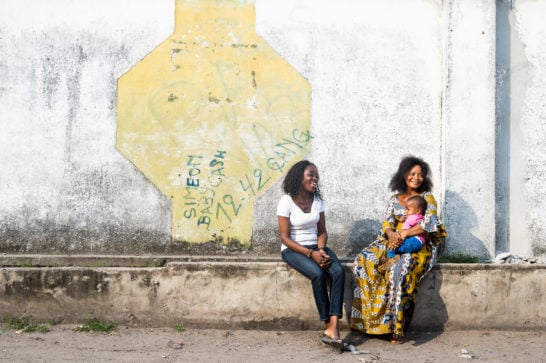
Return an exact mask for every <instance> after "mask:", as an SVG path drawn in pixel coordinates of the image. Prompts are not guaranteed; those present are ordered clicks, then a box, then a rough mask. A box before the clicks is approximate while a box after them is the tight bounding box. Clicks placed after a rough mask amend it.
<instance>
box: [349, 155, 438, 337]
mask: <svg viewBox="0 0 546 363" xmlns="http://www.w3.org/2000/svg"><path fill="white" fill-rule="evenodd" d="M389 186H390V189H391V190H392V191H393V192H394V193H395V194H394V195H393V196H392V197H391V199H390V200H389V204H388V208H387V213H386V215H385V219H384V221H383V226H382V230H381V234H380V235H379V236H378V237H377V239H376V240H375V241H374V242H372V243H371V244H370V245H369V246H368V247H366V248H365V249H364V250H362V252H360V253H359V254H358V256H357V257H356V259H355V264H354V269H353V273H354V276H355V290H354V297H353V305H352V312H351V328H352V329H355V330H359V331H361V332H364V333H368V334H391V342H392V343H393V344H400V343H402V342H403V337H404V334H405V332H406V331H407V329H408V327H409V324H410V322H411V318H412V316H413V309H414V307H415V299H416V297H417V290H418V287H419V282H420V280H421V279H422V278H423V277H424V276H425V275H426V274H427V272H428V271H430V269H431V268H432V266H433V265H434V263H435V261H436V255H437V250H438V247H439V245H440V244H441V243H443V239H444V237H445V236H446V235H447V234H446V232H445V229H444V226H443V224H442V222H441V221H440V218H439V217H438V214H437V204H436V199H434V196H433V195H432V193H431V192H430V190H431V189H432V182H431V180H430V168H429V166H428V164H427V163H426V162H425V161H423V160H422V159H420V158H416V157H414V156H407V157H405V158H403V159H402V161H401V162H400V165H399V167H398V170H397V172H396V173H395V174H394V175H393V177H392V179H391V181H390V184H389ZM416 196H421V197H423V198H424V199H425V201H426V209H425V211H424V216H423V218H422V219H421V220H420V222H419V223H417V224H415V225H414V226H412V227H411V228H409V229H405V230H403V231H402V226H403V225H404V221H405V220H406V208H407V204H408V202H409V200H410V199H411V198H415V197H416ZM420 235H423V236H424V237H425V243H424V245H423V246H422V247H420V249H418V250H417V251H416V252H413V253H403V254H400V255H397V256H396V257H397V259H396V261H395V262H394V263H392V264H387V266H388V268H387V270H386V271H383V270H382V268H381V267H382V266H385V264H384V262H385V259H386V255H387V251H394V250H395V249H396V248H397V247H399V246H400V245H402V244H403V242H404V238H407V237H413V236H420ZM391 254H392V252H391Z"/></svg>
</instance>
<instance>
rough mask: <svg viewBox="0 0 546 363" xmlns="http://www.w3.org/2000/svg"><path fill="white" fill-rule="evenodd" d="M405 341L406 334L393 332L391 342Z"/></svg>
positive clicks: (399, 342) (400, 342)
mask: <svg viewBox="0 0 546 363" xmlns="http://www.w3.org/2000/svg"><path fill="white" fill-rule="evenodd" d="M402 343H404V336H402V335H398V334H393V335H392V337H391V344H402Z"/></svg>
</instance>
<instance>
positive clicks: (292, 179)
mask: <svg viewBox="0 0 546 363" xmlns="http://www.w3.org/2000/svg"><path fill="white" fill-rule="evenodd" d="M282 188H283V190H284V192H285V193H286V195H284V196H283V197H282V198H281V200H280V201H279V205H278V206H277V218H278V221H279V233H280V237H281V241H282V245H281V255H282V259H283V261H284V262H286V263H287V264H288V265H290V266H291V267H292V268H294V269H295V270H296V271H298V272H299V273H301V274H303V275H304V276H305V277H307V278H308V279H310V280H311V284H312V287H313V295H314V298H315V303H316V305H317V309H318V313H319V316H320V320H321V321H323V322H324V323H325V330H324V333H323V335H322V338H321V340H322V341H323V342H324V343H326V344H329V345H332V346H334V347H336V348H338V349H342V348H343V342H342V340H341V339H340V336H339V319H340V318H341V317H342V305H343V286H344V281H345V271H344V268H343V266H342V265H341V264H340V263H339V260H338V258H337V257H336V255H335V254H334V252H333V251H332V250H330V249H329V248H328V247H326V242H327V240H328V234H327V232H326V220H325V217H324V202H323V200H322V196H321V195H320V190H319V175H318V171H317V167H316V166H315V165H314V164H313V163H311V162H309V161H307V160H303V161H300V162H298V163H296V164H295V165H294V166H292V167H291V168H290V170H289V171H288V174H287V175H286V177H285V178H284V181H283V185H282ZM328 278H329V279H330V280H331V284H330V285H331V288H330V291H328V284H327V279H328Z"/></svg>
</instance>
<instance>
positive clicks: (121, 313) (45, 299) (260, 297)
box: [0, 258, 546, 330]
mask: <svg viewBox="0 0 546 363" xmlns="http://www.w3.org/2000/svg"><path fill="white" fill-rule="evenodd" d="M70 259H71V258H69V259H68V260H70ZM41 261H42V263H43V262H44V260H41ZM35 262H36V261H35ZM57 262H61V261H57ZM66 262H67V261H64V262H62V264H63V265H66V264H67V263H66ZM72 262H74V263H75V262H76V260H72ZM82 262H83V260H80V261H79V262H78V263H79V264H82ZM103 262H104V261H103ZM110 262H114V261H110ZM126 262H127V261H126ZM133 262H134V263H138V261H133ZM140 262H145V261H144V260H141V261H140ZM3 263H4V264H6V263H8V261H5V260H4V261H3ZM49 263H53V264H55V261H53V260H50V261H49ZM88 263H93V261H88ZM346 272H347V276H346V277H347V278H346V289H345V304H344V306H345V313H346V314H348V312H349V311H350V304H351V299H352V290H351V264H347V265H346ZM545 272H546V265H534V266H530V265H502V266H500V265H491V264H488V265H487V264H486V265H479V264H475V265H455V264H453V265H452V264H442V265H440V266H438V267H436V268H435V269H434V270H433V271H432V273H431V274H430V275H428V276H427V277H426V278H425V279H424V280H423V282H422V284H421V287H420V291H419V296H418V302H417V306H416V312H415V316H414V320H413V322H412V329H416V330H443V329H507V330H519V329H521V330H535V329H536V330H538V329H544V327H545V326H546V313H545V311H544V308H543V307H544V305H545V303H546V295H545V294H544V291H546V282H545V281H546V280H545V279H544V277H545ZM0 295H2V299H0V316H1V317H2V318H3V319H5V320H8V319H9V318H10V317H18V316H21V315H26V316H31V317H32V318H33V319H34V320H37V321H44V322H45V321H56V322H58V323H61V322H62V323H78V322H84V321H85V320H86V319H88V317H89V316H93V317H95V318H99V319H101V320H108V321H112V322H115V323H117V324H123V325H129V326H133V325H134V326H174V325H176V324H182V325H183V326H185V327H212V328H216V329H223V328H226V329H235V328H248V329H315V328H316V329H319V328H320V324H321V323H320V321H319V319H318V316H317V313H316V308H315V304H314V301H313V297H312V291H311V286H310V284H309V281H308V280H307V279H305V278H304V277H303V276H301V275H300V274H299V273H297V272H296V271H294V270H293V269H290V268H287V266H286V264H284V263H282V262H280V261H278V260H277V261H255V262H249V261H244V260H236V259H210V258H194V259H191V260H188V259H186V260H185V261H179V262H170V263H168V264H167V265H166V266H165V267H158V268H130V267H112V268H97V267H69V268H68V267H49V268H21V267H9V268H2V269H1V270H0ZM346 316H347V315H346ZM347 322H348V320H347V319H344V320H343V326H344V327H347V326H348V324H347Z"/></svg>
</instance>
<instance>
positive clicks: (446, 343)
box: [0, 325, 546, 363]
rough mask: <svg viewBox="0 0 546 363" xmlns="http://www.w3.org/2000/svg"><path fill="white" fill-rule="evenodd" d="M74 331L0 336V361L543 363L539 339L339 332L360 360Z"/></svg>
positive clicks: (304, 338) (238, 342)
mask: <svg viewBox="0 0 546 363" xmlns="http://www.w3.org/2000/svg"><path fill="white" fill-rule="evenodd" d="M73 328H74V326H70V325H57V326H53V327H52V330H51V331H50V332H48V333H37V332H35V333H21V332H16V331H14V330H3V331H0V332H1V334H0V362H192V363H195V362H405V361H410V362H467V361H470V362H472V361H474V362H529V363H530V362H546V347H545V344H544V343H545V342H546V339H545V338H546V335H545V333H544V332H513V331H450V332H441V333H440V332H431V333H426V332H410V334H409V335H408V337H407V341H406V342H405V343H404V344H402V345H396V346H395V345H392V344H391V343H390V342H388V341H386V340H382V339H378V338H377V337H369V336H365V335H362V334H360V333H355V332H350V331H344V332H343V334H342V335H343V336H344V337H345V339H346V341H347V342H348V343H352V344H353V345H354V346H355V348H356V349H358V350H361V351H366V352H367V353H366V352H363V353H364V354H352V353H350V352H344V353H342V354H340V353H339V352H337V351H334V349H333V348H331V347H329V346H326V345H324V344H323V343H322V342H320V339H319V337H320V332H319V331H285V332H283V331H253V330H233V331H226V330H193V329H188V330H186V331H183V332H176V331H175V330H174V329H172V328H153V329H150V328H131V327H120V328H118V329H117V331H115V332H113V333H109V334H103V333H89V332H75V331H74V330H73ZM178 342H179V343H181V344H179V345H177V343H178Z"/></svg>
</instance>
